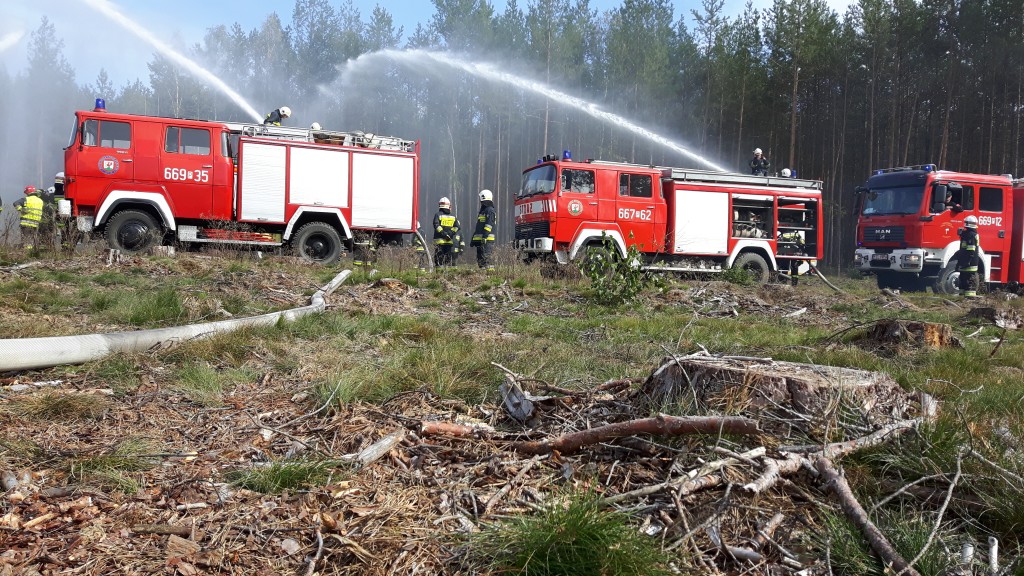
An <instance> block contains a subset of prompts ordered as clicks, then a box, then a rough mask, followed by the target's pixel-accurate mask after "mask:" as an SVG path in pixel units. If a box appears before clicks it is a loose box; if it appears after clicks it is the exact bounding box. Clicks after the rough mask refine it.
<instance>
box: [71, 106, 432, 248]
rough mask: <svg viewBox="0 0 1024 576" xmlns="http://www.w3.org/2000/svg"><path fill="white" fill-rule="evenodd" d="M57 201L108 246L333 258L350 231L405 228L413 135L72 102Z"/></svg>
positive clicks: (412, 221) (414, 172)
mask: <svg viewBox="0 0 1024 576" xmlns="http://www.w3.org/2000/svg"><path fill="white" fill-rule="evenodd" d="M64 175H65V184H64V188H65V200H62V201H61V204H60V206H59V211H60V213H61V214H62V215H64V216H67V217H74V218H76V220H77V225H78V229H79V230H81V231H83V232H87V233H96V234H103V235H104V236H105V237H106V240H107V242H108V243H109V245H110V247H111V248H115V249H119V250H122V251H124V252H128V253H131V252H140V251H142V250H145V249H147V248H149V247H151V246H152V245H154V244H157V243H162V242H164V241H165V240H177V241H180V242H186V243H220V244H243V245H252V246H268V247H272V246H282V245H283V246H289V247H291V248H292V249H293V251H294V252H296V253H297V254H299V255H301V256H302V257H304V258H306V259H308V260H311V261H314V262H321V263H331V262H334V261H336V260H337V259H338V258H339V257H340V256H341V253H342V251H343V250H344V249H345V244H346V243H349V242H351V240H352V238H353V234H354V233H355V232H356V231H360V230H362V231H365V232H367V233H373V234H378V235H381V236H384V237H385V239H386V238H388V237H389V236H395V237H400V236H401V234H405V233H411V232H415V230H416V221H417V214H416V212H417V201H418V192H419V143H418V142H413V141H409V140H401V139H398V138H392V137H379V136H374V135H372V134H369V135H367V134H363V133H359V132H351V133H346V132H332V131H324V130H318V131H313V130H307V129H298V128H287V127H280V126H264V125H253V124H235V123H223V122H210V121H203V120H185V119H180V118H162V117H153V116H141V115H134V114H114V113H109V112H107V111H106V110H105V109H103V108H100V107H97V109H96V110H93V111H78V112H76V113H75V121H74V124H73V127H72V130H71V136H70V139H69V142H68V147H67V148H65V151H64Z"/></svg>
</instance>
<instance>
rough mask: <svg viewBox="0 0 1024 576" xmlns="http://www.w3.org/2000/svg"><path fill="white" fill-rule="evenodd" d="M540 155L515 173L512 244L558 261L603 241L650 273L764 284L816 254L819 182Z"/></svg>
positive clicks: (805, 263) (801, 266) (809, 262)
mask: <svg viewBox="0 0 1024 576" xmlns="http://www.w3.org/2000/svg"><path fill="white" fill-rule="evenodd" d="M565 156H569V154H565V155H564V157H563V158H561V159H560V158H558V157H557V156H545V157H544V158H542V159H541V161H540V162H539V163H538V164H537V165H536V166H533V167H532V168H529V169H527V170H526V171H525V172H524V173H523V180H522V186H521V188H520V190H519V192H518V195H517V197H516V206H515V218H516V245H517V247H518V248H519V250H520V251H522V252H523V253H524V254H525V255H526V256H527V258H532V257H538V256H545V255H550V256H553V257H554V258H555V259H556V260H557V261H558V262H559V263H562V264H565V263H568V262H571V261H573V260H576V259H578V258H581V257H583V256H585V255H586V254H587V252H588V251H589V250H592V249H600V247H601V246H602V244H603V243H604V242H605V241H606V239H607V240H610V241H611V242H613V243H614V246H615V248H616V251H617V253H618V254H619V256H621V257H625V256H626V254H627V251H628V250H629V248H630V247H635V248H636V250H637V251H638V253H639V254H640V258H641V259H642V262H641V265H642V266H644V267H645V268H649V269H653V270H666V271H678V272H723V271H725V270H728V269H730V268H733V267H740V268H742V269H745V270H747V271H748V272H750V273H751V274H752V275H753V276H754V277H755V278H756V279H757V280H759V281H762V282H765V281H768V280H769V279H771V278H772V277H774V276H775V273H776V272H778V271H787V272H788V271H790V270H792V271H793V272H797V273H802V272H806V271H807V270H808V269H809V267H810V266H812V265H815V264H816V262H817V260H818V259H819V258H821V255H822V230H821V227H820V222H821V221H822V217H821V215H822V205H821V182H819V181H815V180H799V179H794V178H775V177H762V176H747V175H743V174H734V173H726V172H710V171H702V170H685V169H681V168H665V167H655V166H643V165H637V164H625V163H617V162H603V161H596V160H587V161H584V162H575V161H573V160H571V159H570V158H567V157H565Z"/></svg>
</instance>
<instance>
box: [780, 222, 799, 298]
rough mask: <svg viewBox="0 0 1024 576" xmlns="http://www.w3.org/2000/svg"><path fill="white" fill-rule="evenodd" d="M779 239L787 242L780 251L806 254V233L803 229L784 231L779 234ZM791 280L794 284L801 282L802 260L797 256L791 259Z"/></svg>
mask: <svg viewBox="0 0 1024 576" xmlns="http://www.w3.org/2000/svg"><path fill="white" fill-rule="evenodd" d="M779 240H780V241H782V242H786V243H787V244H786V245H785V247H784V249H781V250H780V251H779V252H780V253H782V252H785V253H786V254H804V233H803V232H801V231H790V232H784V233H782V234H780V235H779ZM789 282H790V284H792V285H793V286H796V285H797V284H799V283H800V260H797V259H796V258H793V259H790V261H789Z"/></svg>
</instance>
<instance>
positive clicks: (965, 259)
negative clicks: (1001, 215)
mask: <svg viewBox="0 0 1024 576" xmlns="http://www.w3.org/2000/svg"><path fill="white" fill-rule="evenodd" d="M980 252H981V244H980V243H979V242H978V217H977V216H975V215H973V214H972V215H970V216H968V217H967V218H964V228H963V230H961V231H960V250H958V251H957V253H956V254H955V256H954V257H955V258H956V269H957V272H959V273H960V278H958V279H957V284H958V286H957V287H958V288H960V295H961V296H965V297H968V298H973V297H975V296H977V295H978V286H979V280H978V262H979V260H980V256H979V253H980Z"/></svg>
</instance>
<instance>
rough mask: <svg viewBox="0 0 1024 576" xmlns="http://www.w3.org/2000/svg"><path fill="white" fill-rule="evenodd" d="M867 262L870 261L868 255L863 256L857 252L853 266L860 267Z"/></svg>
mask: <svg viewBox="0 0 1024 576" xmlns="http://www.w3.org/2000/svg"><path fill="white" fill-rule="evenodd" d="M867 261H868V257H867V255H866V254H861V253H860V252H857V253H856V254H854V255H853V265H854V266H860V265H861V264H863V263H865V262H867Z"/></svg>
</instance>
